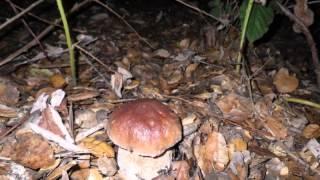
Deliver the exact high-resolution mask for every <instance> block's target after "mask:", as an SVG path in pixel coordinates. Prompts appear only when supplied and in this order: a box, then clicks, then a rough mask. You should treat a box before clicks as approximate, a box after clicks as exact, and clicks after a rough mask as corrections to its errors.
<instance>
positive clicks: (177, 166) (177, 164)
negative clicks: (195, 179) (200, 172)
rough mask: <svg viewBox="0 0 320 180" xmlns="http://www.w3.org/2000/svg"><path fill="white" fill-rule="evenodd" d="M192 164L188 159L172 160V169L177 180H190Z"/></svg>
mask: <svg viewBox="0 0 320 180" xmlns="http://www.w3.org/2000/svg"><path fill="white" fill-rule="evenodd" d="M189 170H190V166H189V164H188V162H187V161H174V162H172V171H173V174H174V176H175V179H176V180H189V179H190V176H189Z"/></svg>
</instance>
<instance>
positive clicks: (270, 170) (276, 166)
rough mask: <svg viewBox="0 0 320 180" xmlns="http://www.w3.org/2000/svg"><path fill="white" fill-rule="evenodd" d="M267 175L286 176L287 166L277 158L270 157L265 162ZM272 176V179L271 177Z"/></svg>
mask: <svg viewBox="0 0 320 180" xmlns="http://www.w3.org/2000/svg"><path fill="white" fill-rule="evenodd" d="M266 168H267V173H266V174H267V176H268V177H270V178H272V177H273V178H277V179H278V178H280V176H287V175H288V174H289V169H288V167H287V166H286V165H285V164H284V163H283V162H281V161H280V159H278V158H272V159H271V160H269V161H268V162H267V163H266ZM273 178H272V179H273Z"/></svg>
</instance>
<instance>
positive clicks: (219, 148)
mask: <svg viewBox="0 0 320 180" xmlns="http://www.w3.org/2000/svg"><path fill="white" fill-rule="evenodd" d="M194 153H195V157H196V159H197V163H198V166H199V167H200V169H201V171H202V172H203V174H204V175H205V176H206V175H208V174H210V173H211V172H212V171H213V170H214V169H215V170H216V171H223V170H224V168H225V166H226V165H227V163H228V162H229V156H228V148H227V144H226V141H225V139H224V137H223V135H222V134H220V133H218V132H212V133H211V134H209V135H208V137H207V140H206V141H205V142H204V143H203V144H197V145H195V146H194Z"/></svg>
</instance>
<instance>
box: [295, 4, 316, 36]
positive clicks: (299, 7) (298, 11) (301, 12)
mask: <svg viewBox="0 0 320 180" xmlns="http://www.w3.org/2000/svg"><path fill="white" fill-rule="evenodd" d="M293 11H294V14H295V15H296V16H297V17H298V18H299V20H301V21H302V22H303V24H304V25H306V26H307V27H309V26H310V25H312V24H313V22H314V13H313V12H312V10H311V9H310V8H309V7H308V0H296V4H295V6H294V7H293ZM293 30H294V32H296V33H300V32H301V27H300V26H299V25H298V24H297V23H295V24H294V25H293Z"/></svg>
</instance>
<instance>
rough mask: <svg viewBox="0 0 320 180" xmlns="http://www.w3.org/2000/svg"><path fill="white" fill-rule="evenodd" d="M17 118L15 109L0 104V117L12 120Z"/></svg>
mask: <svg viewBox="0 0 320 180" xmlns="http://www.w3.org/2000/svg"><path fill="white" fill-rule="evenodd" d="M17 116H18V112H17V110H16V109H15V108H11V107H8V106H6V105H3V104H0V117H7V118H14V117H17Z"/></svg>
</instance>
